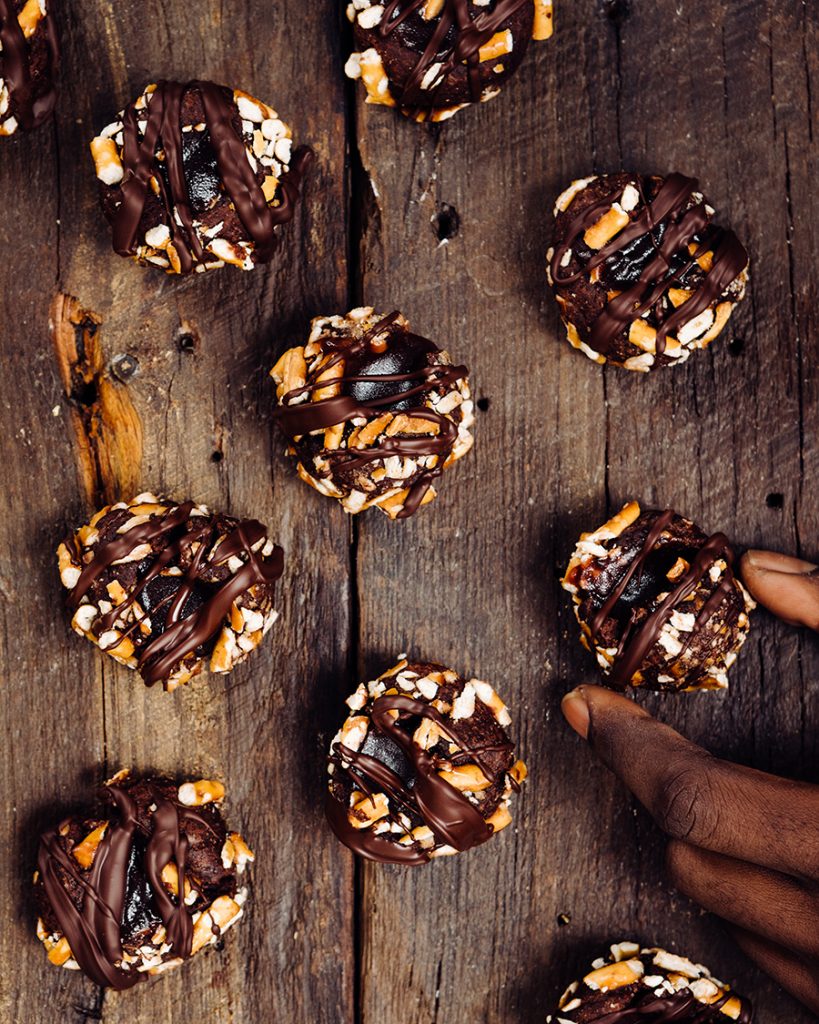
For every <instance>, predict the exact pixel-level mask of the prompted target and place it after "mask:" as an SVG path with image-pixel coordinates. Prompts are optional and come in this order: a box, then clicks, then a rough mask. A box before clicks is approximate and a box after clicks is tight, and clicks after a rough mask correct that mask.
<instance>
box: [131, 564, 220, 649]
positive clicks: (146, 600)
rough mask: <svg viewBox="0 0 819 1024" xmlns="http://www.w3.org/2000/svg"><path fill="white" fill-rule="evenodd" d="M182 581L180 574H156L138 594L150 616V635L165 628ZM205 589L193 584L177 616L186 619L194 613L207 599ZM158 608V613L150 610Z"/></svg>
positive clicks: (153, 637)
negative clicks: (179, 614) (154, 613)
mask: <svg viewBox="0 0 819 1024" xmlns="http://www.w3.org/2000/svg"><path fill="white" fill-rule="evenodd" d="M183 581H184V577H182V576H157V577H155V578H154V579H152V580H151V581H150V582H149V583H148V584H147V585H146V586H145V588H144V589H143V591H142V593H141V594H140V603H141V604H142V607H143V608H144V609H145V611H146V613H147V614H148V615H149V616H150V617H151V637H152V639H155V638H156V637H158V636H161V635H162V634H163V633H164V632H165V630H166V629H167V621H166V620H167V617H168V611H169V609H170V607H171V605H172V604H173V602H174V598H175V596H176V594H177V592H178V591H179V588H180V586H181V585H182V583H183ZM207 597H208V594H207V591H206V589H205V588H204V587H203V586H201V585H200V584H198V583H194V584H193V589H192V590H191V593H190V595H189V596H188V597H187V598H186V599H185V603H184V604H183V606H182V614H181V616H179V618H182V619H186V618H188V616H189V615H193V614H195V613H196V612H197V611H199V609H200V608H201V607H202V605H203V604H204V603H205V601H206V600H207ZM157 609H158V614H156V615H153V614H152V612H154V611H155V610H157Z"/></svg>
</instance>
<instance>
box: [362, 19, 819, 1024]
mask: <svg viewBox="0 0 819 1024" xmlns="http://www.w3.org/2000/svg"><path fill="white" fill-rule="evenodd" d="M809 21H810V16H809V13H808V11H807V9H806V8H805V7H804V5H802V4H799V3H795V2H794V3H790V4H778V5H774V4H771V5H769V6H768V8H767V9H765V7H764V6H763V5H759V4H751V3H745V4H729V3H724V4H722V3H717V4H712V5H711V6H710V7H709V8H708V9H707V10H704V9H703V8H702V7H701V6H698V7H696V8H695V7H694V6H693V5H689V4H687V3H682V4H681V3H678V2H672V0H668V2H660V3H655V4H651V5H648V4H637V3H632V4H630V5H629V4H626V3H611V4H599V5H598V4H595V5H579V4H563V5H559V6H558V11H557V31H556V36H555V39H554V40H553V41H552V43H550V44H547V45H545V46H543V47H539V48H536V49H535V51H534V53H531V54H530V56H529V57H528V58H527V63H526V65H525V66H524V67H523V68H522V69H521V71H520V72H519V74H518V76H517V77H516V79H515V80H514V82H513V83H512V84H510V85H509V86H508V87H507V89H506V91H505V93H504V94H503V95H502V96H501V97H500V98H498V99H497V100H495V101H493V103H491V104H489V105H487V107H485V108H484V109H481V110H477V111H469V112H466V113H465V114H461V115H459V116H458V118H456V119H455V120H453V121H451V122H449V123H447V124H446V125H445V126H443V127H440V128H426V127H421V128H419V127H417V126H414V125H410V124H405V123H403V122H400V121H398V120H396V119H395V118H393V117H391V116H390V115H389V114H385V113H384V111H382V110H377V109H376V110H371V109H368V108H363V107H362V108H361V109H360V128H359V147H360V152H361V157H362V162H363V166H364V169H365V173H366V175H368V176H369V177H370V178H371V180H372V182H373V185H374V188H375V194H374V196H373V197H371V198H368V200H367V202H366V204H365V216H364V218H363V222H364V241H363V280H362V285H363V296H362V297H363V299H364V300H366V301H367V302H368V303H376V304H378V305H379V306H380V307H382V308H384V309H385V310H386V309H387V308H393V307H395V306H400V307H401V308H402V310H403V311H404V312H405V313H406V314H408V315H409V316H410V317H411V319H412V320H413V323H414V325H415V326H416V328H417V329H418V330H420V331H421V332H422V333H423V332H428V333H429V334H430V335H431V336H432V337H434V338H436V339H438V340H439V341H440V340H444V341H446V342H447V343H448V347H449V348H450V349H451V351H452V352H453V354H454V355H455V356H456V358H458V359H463V360H465V361H467V362H468V363H469V364H470V365H471V367H472V371H473V378H474V381H475V383H476V386H477V393H478V395H484V396H486V397H488V398H489V399H490V406H489V409H488V411H487V412H485V413H483V414H482V415H481V416H480V419H479V423H478V427H477V441H476V451H475V453H474V455H472V456H470V457H469V458H468V459H467V460H465V461H464V462H463V463H461V464H460V465H459V467H457V468H456V469H455V470H454V471H453V472H452V473H450V475H449V478H448V479H447V480H446V481H445V482H444V484H443V486H442V488H441V491H442V494H441V497H440V498H439V500H438V501H437V502H436V504H435V505H433V506H432V507H431V508H430V509H428V510H424V512H423V513H421V514H420V515H419V516H418V518H417V520H416V521H414V522H410V523H408V524H404V525H398V526H396V524H392V523H386V522H382V521H381V520H379V519H378V518H376V517H369V518H367V519H366V520H365V521H363V522H362V524H361V526H360V541H359V548H358V554H359V559H358V561H359V593H360V595H361V625H362V642H361V647H362V652H363V662H364V664H363V666H362V670H363V671H366V672H373V671H376V670H378V669H379V667H382V666H383V664H384V662H385V660H386V659H388V658H389V657H390V656H391V655H392V654H394V653H395V652H397V651H399V650H406V649H409V650H411V651H413V652H414V653H416V654H418V655H420V656H423V657H430V658H440V659H442V660H445V661H446V660H450V661H452V662H453V664H454V666H455V667H458V668H462V669H466V670H468V671H470V672H475V673H479V674H483V675H485V676H486V677H487V678H488V679H490V680H491V681H492V682H493V683H494V684H495V685H496V686H497V687H498V689H499V690H500V692H501V693H502V694H503V695H504V696H505V697H507V699H508V700H509V701H510V702H511V704H512V708H513V712H514V717H515V726H514V729H515V734H516V736H517V737H518V738H519V739H520V741H521V745H522V749H523V753H524V756H526V758H527V760H528V761H529V762H530V767H531V772H532V774H531V779H530V782H529V783H528V784H527V790H526V791H525V792H524V795H523V797H522V798H521V799H520V800H519V802H518V806H517V817H516V824H517V829H516V832H515V834H514V835H510V834H506V835H504V836H502V837H500V838H499V839H498V840H497V841H495V842H492V843H490V844H488V845H487V846H486V847H484V848H482V849H481V850H478V851H474V852H472V853H471V854H469V855H468V856H465V857H462V858H458V859H456V860H453V861H449V862H446V863H439V864H435V865H432V866H431V867H430V868H428V869H425V870H424V871H417V872H402V871H400V870H398V869H395V868H388V869H384V868H378V867H376V868H373V867H367V868H366V869H365V871H364V905H363V910H364V914H363V922H364V934H363V975H362V977H363V987H362V1019H363V1021H364V1022H365V1024H370V1022H375V1021H379V1020H398V1019H400V1020H402V1021H410V1022H417V1024H427V1022H429V1021H433V1020H446V1021H447V1022H448V1024H451V1022H460V1021H463V1022H467V1021H469V1022H472V1021H476V1020H481V1021H491V1022H495V1021H498V1022H500V1021H504V1022H506V1021H509V1020H520V1021H527V1022H529V1021H532V1022H535V1021H539V1020H542V1018H543V1016H544V1015H545V1013H546V1011H547V1009H548V1007H549V1005H550V1002H551V1000H552V999H553V998H554V996H555V995H556V993H557V991H558V990H559V988H560V986H561V984H562V982H563V981H564V980H566V978H567V977H568V976H569V975H571V974H572V973H573V972H574V971H575V970H576V968H577V967H578V966H580V965H581V964H582V962H583V961H584V959H585V958H587V957H588V956H589V955H590V954H591V953H592V952H593V950H595V948H599V946H600V945H601V944H602V943H605V942H606V941H607V940H610V939H611V938H617V937H620V936H623V935H627V934H632V935H637V936H638V937H639V938H640V939H644V940H648V941H659V942H666V943H670V944H673V945H675V946H676V947H678V948H680V949H681V950H689V951H690V952H691V953H692V955H694V956H696V957H699V958H701V959H704V960H705V961H706V962H712V963H713V965H714V968H715V970H717V971H718V972H722V973H724V974H725V975H726V976H728V977H732V978H736V980H737V983H738V984H740V985H741V986H742V987H743V989H744V990H745V991H748V992H749V993H751V994H755V995H756V1002H757V1004H758V1007H759V1017H760V1019H764V1020H769V1021H782V1022H785V1021H789V1022H790V1021H800V1022H801V1021H807V1020H808V1019H809V1015H807V1013H806V1012H805V1011H803V1010H801V1009H799V1008H798V1007H797V1006H796V1005H795V1004H794V1003H793V1002H792V1001H791V1000H789V999H787V998H785V997H784V996H782V995H781V993H780V992H779V991H778V990H777V988H776V986H774V985H773V984H772V983H771V982H770V981H768V980H767V979H766V978H765V976H764V975H763V974H762V973H761V972H760V971H758V970H755V969H754V968H753V967H752V966H751V965H749V964H748V963H747V961H745V960H744V959H743V958H742V957H741V956H740V955H739V954H738V953H737V952H735V951H733V950H732V949H731V947H730V944H729V943H727V942H726V941H725V939H724V937H723V934H722V931H721V928H720V926H719V924H718V923H717V922H715V921H713V920H712V919H708V918H705V917H703V916H702V915H700V914H699V912H698V911H697V910H696V908H694V907H693V906H692V905H691V904H689V903H687V901H685V900H683V899H682V898H681V897H679V896H678V895H676V894H674V893H673V892H671V891H670V890H669V888H668V886H667V885H666V883H665V882H664V881H663V877H662V859H663V847H664V843H663V841H662V839H661V837H659V836H658V835H657V833H656V831H655V830H654V829H653V827H652V826H651V825H650V823H649V822H648V821H647V820H646V819H645V816H644V815H643V814H642V813H641V812H638V813H637V814H636V816H635V808H634V807H633V806H632V805H631V803H630V802H629V800H628V799H627V797H626V796H625V794H624V793H623V791H622V789H621V787H620V786H618V785H617V784H616V783H615V782H614V781H613V780H612V779H611V777H610V776H609V775H608V773H606V772H605V771H603V770H602V769H600V768H599V767H598V766H596V765H594V764H593V763H592V760H591V758H590V757H589V755H588V753H587V751H585V750H583V749H582V747H581V746H580V744H579V743H578V742H577V741H576V739H575V737H573V736H569V735H567V732H566V730H565V728H564V726H563V724H562V721H561V720H560V716H559V712H558V710H557V704H558V699H559V697H560V695H561V694H562V693H563V692H564V691H565V690H566V689H568V688H569V687H570V686H571V685H573V684H574V683H576V682H577V681H579V680H580V679H592V678H594V670H593V668H592V666H591V664H590V662H589V661H588V660H587V659H586V658H585V657H584V656H583V655H582V652H581V651H580V649H579V647H578V645H577V638H576V626H575V624H574V621H573V617H572V615H571V612H570V610H569V608H568V606H567V602H565V601H564V600H563V599H562V598H561V596H560V595H559V593H558V588H557V583H556V576H557V573H558V570H559V569H560V568H561V567H562V564H563V562H564V561H565V559H566V557H567V555H568V553H569V552H570V550H571V547H572V544H573V541H574V538H575V537H576V535H577V533H578V532H579V531H580V529H582V528H584V527H588V526H589V525H591V524H594V523H596V522H597V521H598V520H599V521H602V519H603V518H604V517H605V514H606V511H607V510H611V509H614V508H615V507H619V505H620V503H622V502H623V501H624V500H626V499H627V498H630V497H638V498H640V499H641V500H643V501H644V502H646V503H648V504H651V503H660V504H663V505H666V504H672V505H675V506H676V507H678V508H679V509H680V510H681V511H683V512H685V513H686V514H688V515H690V516H692V517H694V518H695V519H697V520H698V521H700V522H701V523H702V524H703V525H704V526H705V527H707V528H711V529H714V530H716V529H726V530H728V531H729V532H730V533H731V534H732V535H733V536H734V537H735V538H736V539H737V541H738V542H739V543H747V544H751V543H753V544H767V545H770V546H775V547H781V548H784V549H797V548H798V547H799V545H800V543H801V544H802V545H803V546H804V548H805V553H806V554H809V553H811V552H812V553H814V554H819V552H817V551H816V545H815V535H816V511H815V501H812V500H811V498H812V497H813V495H812V493H811V488H810V481H811V479H812V478H811V476H810V475H809V474H808V473H807V467H808V466H809V465H811V466H815V463H816V458H817V456H816V449H815V442H814V441H813V438H812V436H811V434H810V429H808V430H806V429H805V422H806V417H808V418H809V419H810V422H811V425H812V427H813V429H814V430H815V425H816V424H815V417H816V411H815V405H816V403H815V385H814V384H812V383H811V382H810V381H809V380H808V374H807V373H806V370H805V359H806V356H805V353H806V352H810V353H812V354H813V353H815V352H816V333H815V327H816V322H815V315H814V313H813V310H812V305H811V303H810V300H809V298H808V296H809V295H810V294H812V293H813V292H814V290H815V287H816V279H815V274H816V271H815V266H814V261H813V258H812V252H813V248H812V241H813V240H812V237H811V232H812V230H813V229H812V227H811V225H812V224H813V223H815V218H812V217H811V204H813V203H815V200H814V199H812V197H811V195H810V191H809V182H810V180H811V179H810V174H811V170H812V164H813V163H815V155H814V154H813V151H812V149H811V138H812V134H811V130H812V127H813V126H812V124H811V122H810V120H809V118H810V116H811V112H810V109H809V95H810V94H809V81H808V79H807V77H806V76H808V75H809V76H811V77H812V78H813V84H814V86H815V77H816V72H817V61H816V57H815V49H812V48H811V44H812V42H814V37H815V34H816V29H815V25H814V24H809ZM796 41H798V45H795V42H796ZM806 65H807V67H806ZM772 81H773V86H774V88H773V90H772V88H771V84H772ZM772 91H773V93H774V106H772V103H771V93H772ZM814 92H815V90H814ZM621 165H624V166H627V167H634V168H636V169H638V170H642V171H649V172H650V171H655V170H656V171H660V172H667V171H670V170H674V169H680V170H683V171H685V172H687V173H694V174H697V175H699V177H700V179H701V181H702V184H703V186H704V188H705V189H706V191H707V193H708V194H709V196H711V197H712V199H713V200H714V201H715V204H716V205H717V206H718V208H719V210H720V211H721V214H722V216H723V217H724V218H725V220H726V221H727V222H730V223H732V224H733V226H734V227H735V228H736V230H737V231H738V232H739V233H740V235H741V237H742V238H743V239H746V240H747V242H748V245H749V248H750V251H751V254H752V260H753V271H752V272H753V285H752V292H751V295H750V297H749V299H748V301H746V303H745V304H744V306H743V307H742V308H741V310H740V312H739V314H738V315H737V318H736V322H735V323H734V324H732V327H731V330H730V331H729V334H728V337H727V338H726V339H725V340H723V341H721V342H719V343H717V344H716V345H715V346H714V348H713V349H712V350H710V351H709V352H708V353H706V354H703V355H701V356H700V357H699V358H692V360H691V361H690V363H688V364H687V365H686V366H685V367H683V368H680V369H677V370H676V371H673V372H666V373H661V374H657V375H656V376H654V377H651V378H649V379H645V378H643V377H636V376H634V375H628V374H626V373H623V372H620V371H617V370H615V369H607V370H604V371H601V370H600V369H599V368H598V367H596V366H594V365H593V364H591V363H589V362H586V361H585V360H584V359H583V358H582V357H581V356H580V355H578V354H576V353H574V352H572V351H570V350H569V348H568V346H566V345H565V343H564V342H563V341H562V337H563V332H562V329H561V328H560V325H559V321H558V317H557V313H556V310H555V308H554V306H553V304H552V302H551V299H550V297H549V295H548V294H547V291H546V285H545V280H544V276H543V254H544V252H545V249H546V246H547V244H548V241H547V239H548V232H549V227H548V222H549V221H550V218H551V213H550V210H551V203H552V201H553V198H554V196H555V195H556V194H557V193H558V191H559V190H560V189H561V187H562V186H563V185H564V184H565V183H567V182H568V181H569V180H571V178H572V177H578V176H581V175H583V174H587V173H589V172H590V171H591V170H597V171H605V170H610V169H614V168H617V167H619V166H621ZM813 169H814V170H815V168H813ZM789 194H790V200H789V199H788V195H789ZM376 195H377V197H378V198H377V199H376V198H375V196H376ZM441 203H448V204H451V205H452V206H454V207H455V208H456V209H457V210H458V213H459V214H460V224H461V228H460V232H459V235H458V237H456V238H454V239H452V240H451V241H450V242H449V243H448V244H447V245H446V246H444V247H439V246H438V240H437V238H436V236H435V234H434V231H433V229H432V226H431V224H430V221H431V219H432V218H433V217H434V216H435V214H436V211H437V207H438V206H439V204H441ZM797 204H799V212H798V213H797V212H796V207H797ZM797 222H798V226H797ZM789 253H790V254H791V255H789ZM407 266H411V267H412V269H413V273H412V276H408V275H407ZM791 296H793V301H792V302H791V298H790V297H791ZM783 300H784V301H783ZM731 339H734V341H733V344H729V342H730V340H731ZM739 339H741V341H740V340H739ZM742 342H744V346H743V345H742ZM740 349H741V350H742V351H741V354H736V355H734V354H733V353H739V350H740ZM778 492H783V493H785V494H786V498H785V508H784V510H781V511H780V510H776V509H772V508H769V507H768V504H767V503H766V497H767V495H768V494H771V493H778ZM811 531H812V532H811ZM816 648H817V645H816V643H815V640H813V639H812V638H804V637H799V636H797V635H795V634H793V633H792V632H791V631H788V630H786V629H784V628H783V627H780V626H778V625H777V624H775V623H773V622H772V621H771V620H770V618H769V617H767V616H766V615H765V614H764V613H760V615H759V616H758V617H757V622H756V630H755V640H754V641H752V642H751V643H750V644H749V649H748V651H747V652H746V654H745V655H744V656H743V658H742V661H741V664H740V666H739V669H738V671H737V673H736V675H735V677H734V689H733V691H732V693H731V695H728V696H722V695H716V696H713V695H712V696H699V697H697V696H695V697H692V698H680V699H677V700H674V699H667V698H666V699H664V700H663V699H658V698H655V699H652V700H650V701H649V705H650V707H651V708H652V710H654V711H655V712H657V713H659V714H661V715H662V716H663V717H664V718H665V719H667V720H668V721H669V722H671V723H672V724H675V725H676V726H677V727H679V728H681V729H683V731H685V732H686V733H687V734H688V735H690V736H691V737H692V738H693V739H695V740H698V741H700V742H702V743H704V744H706V745H707V746H709V748H711V749H713V750H715V751H716V752H718V753H723V754H726V755H728V756H731V757H735V758H738V759H740V760H742V761H746V762H748V763H755V764H758V765H759V766H760V767H763V768H770V769H772V770H779V771H782V772H791V773H800V772H801V773H804V772H805V771H806V770H810V769H809V768H807V767H806V766H807V765H808V764H809V763H810V762H809V757H808V758H806V757H805V753H806V751H815V743H816V741H815V738H814V737H815V734H816V731H817V724H819V720H818V719H817V717H816V713H817V705H816V696H815V688H814V687H812V686H811V680H812V678H813V676H812V673H813V672H815V669H816V656H817V650H816ZM800 659H801V661H800ZM564 911H565V912H568V913H570V914H571V917H572V921H571V924H570V925H569V926H568V927H565V928H560V926H559V925H558V923H557V920H556V918H557V915H558V914H559V913H561V912H564Z"/></svg>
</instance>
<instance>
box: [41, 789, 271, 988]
mask: <svg viewBox="0 0 819 1024" xmlns="http://www.w3.org/2000/svg"><path fill="white" fill-rule="evenodd" d="M105 795H106V798H107V802H108V804H109V806H108V807H107V808H106V810H105V811H104V812H102V813H101V814H99V815H93V816H90V815H82V814H74V815H71V817H68V818H65V819H64V820H63V821H61V822H60V824H59V825H57V827H56V828H53V829H50V830H49V831H47V832H45V833H44V834H43V836H42V837H41V840H40V851H39V854H38V857H37V870H36V872H35V874H34V893H35V899H36V902H37V908H38V912H39V918H38V920H37V936H38V938H39V939H40V941H41V942H42V943H43V945H44V946H45V948H46V952H47V953H48V959H49V960H50V961H51V963H53V964H56V965H57V966H60V967H67V968H69V969H73V970H81V971H83V972H84V973H85V974H86V975H87V976H88V977H89V978H90V979H91V981H93V982H94V983H95V984H97V985H103V986H106V987H109V988H115V989H127V988H131V987H132V986H134V985H136V984H137V983H138V982H140V981H145V980H146V979H147V978H148V977H149V976H151V975H155V974H160V973H162V972H163V971H166V970H169V969H170V968H172V967H176V966H178V965H179V964H181V963H182V962H183V960H186V959H188V958H189V957H191V956H193V955H194V954H195V953H198V952H199V950H201V949H203V948H204V947H206V946H209V945H213V944H214V943H216V942H217V941H218V939H219V938H220V937H221V936H222V935H223V934H224V932H226V931H227V929H228V928H230V926H231V925H233V924H235V922H236V921H238V920H239V918H240V917H241V915H242V907H243V905H244V903H245V898H246V891H245V890H244V889H243V888H241V886H240V878H241V875H242V872H243V871H244V869H245V866H246V865H247V863H248V861H252V860H253V854H252V853H251V851H250V849H249V848H248V846H247V844H246V843H245V841H244V839H242V837H241V836H240V835H239V834H238V833H237V832H228V830H227V827H226V826H225V823H224V821H223V819H222V815H221V813H220V811H219V809H218V807H217V804H218V803H219V802H220V801H221V800H222V798H223V797H224V795H225V790H224V787H223V786H222V784H221V783H220V782H216V781H214V780H210V779H200V780H197V781H195V782H186V783H183V784H182V785H181V786H177V784H176V783H175V782H172V781H171V780H170V779H166V778H159V777H154V776H148V777H145V778H138V777H134V776H131V774H130V772H129V771H128V769H125V770H123V771H121V772H118V773H117V774H116V775H115V776H114V777H113V778H112V779H110V780H109V781H108V782H107V783H106V784H105ZM180 889H181V891H182V898H181V899H180Z"/></svg>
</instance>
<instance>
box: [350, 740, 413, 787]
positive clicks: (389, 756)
mask: <svg viewBox="0 0 819 1024" xmlns="http://www.w3.org/2000/svg"><path fill="white" fill-rule="evenodd" d="M361 753H362V754H367V755H368V756H369V757H373V758H375V760H376V761H380V762H381V764H383V765H386V766H387V768H391V769H392V771H394V772H395V774H396V775H397V776H398V777H399V778H400V779H401V781H402V782H403V783H404V785H405V786H406V787H407V789H411V788H412V786H413V784H414V783H415V772H414V771H413V768H412V765H411V764H410V762H409V759H408V758H407V755H406V754H405V753H404V751H403V750H402V749H401V748H400V747H399V746H398V744H397V743H394V742H393V741H392V740H391V739H390V738H389V737H388V736H382V735H381V733H379V732H376V731H375V730H374V729H370V731H369V732H368V733H367V738H366V739H365V740H364V743H363V744H362V746H361Z"/></svg>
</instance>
